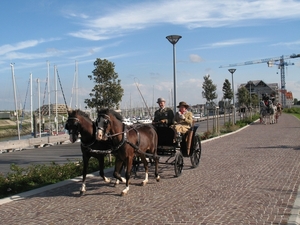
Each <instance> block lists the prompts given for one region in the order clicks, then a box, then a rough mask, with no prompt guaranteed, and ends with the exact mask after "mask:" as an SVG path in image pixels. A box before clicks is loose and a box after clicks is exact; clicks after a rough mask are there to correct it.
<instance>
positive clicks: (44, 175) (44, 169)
mask: <svg viewBox="0 0 300 225" xmlns="http://www.w3.org/2000/svg"><path fill="white" fill-rule="evenodd" d="M113 161H114V158H113ZM112 163H113V162H109V160H108V158H105V168H108V167H110V166H111V165H112ZM98 167H99V166H98V160H97V159H95V158H91V159H90V161H89V166H88V173H91V172H95V171H97V170H98ZM10 169H11V172H9V173H8V174H7V175H6V176H4V175H3V174H1V173H0V198H3V197H7V196H10V195H14V194H18V193H21V192H24V191H29V190H32V189H35V188H39V187H42V186H45V185H49V184H54V183H57V182H59V181H63V180H67V179H71V178H74V177H77V176H81V175H82V169H83V162H82V161H78V162H70V161H69V162H68V163H66V164H63V165H59V164H57V163H55V162H52V163H51V164H50V165H30V166H28V167H27V168H22V167H19V166H17V165H15V164H11V166H10Z"/></svg>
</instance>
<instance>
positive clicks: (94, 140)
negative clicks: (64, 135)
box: [81, 122, 97, 147]
mask: <svg viewBox="0 0 300 225" xmlns="http://www.w3.org/2000/svg"><path fill="white" fill-rule="evenodd" d="M92 137H94V139H93V140H92V142H91V143H90V144H85V143H83V142H82V141H81V145H82V146H83V147H90V146H92V145H93V144H95V142H96V140H97V139H96V124H95V122H93V135H92Z"/></svg>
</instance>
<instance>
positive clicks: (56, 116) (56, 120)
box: [54, 65, 58, 135]
mask: <svg viewBox="0 0 300 225" xmlns="http://www.w3.org/2000/svg"><path fill="white" fill-rule="evenodd" d="M54 83H55V128H56V135H57V134H58V114H57V75H56V66H55V65H54Z"/></svg>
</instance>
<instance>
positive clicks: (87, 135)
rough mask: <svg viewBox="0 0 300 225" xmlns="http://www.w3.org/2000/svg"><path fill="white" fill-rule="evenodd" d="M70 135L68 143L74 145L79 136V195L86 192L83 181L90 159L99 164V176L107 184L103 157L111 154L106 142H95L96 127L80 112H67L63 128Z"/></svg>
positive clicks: (107, 179)
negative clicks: (94, 159)
mask: <svg viewBox="0 0 300 225" xmlns="http://www.w3.org/2000/svg"><path fill="white" fill-rule="evenodd" d="M65 128H66V130H68V132H69V134H70V141H71V142H72V143H74V142H75V141H76V140H77V139H78V136H79V134H80V139H81V146H80V147H81V152H82V159H83V171H82V187H81V189H80V193H81V194H84V193H85V192H86V188H85V186H86V185H85V180H86V174H87V168H88V162H89V159H90V158H91V157H95V158H96V159H97V160H98V162H99V174H100V176H101V177H102V178H103V180H104V181H105V182H107V183H109V182H110V179H109V178H107V177H105V176H104V157H105V155H106V154H107V153H109V152H111V149H110V144H109V143H108V142H104V141H102V142H100V141H97V140H96V126H95V123H94V122H93V121H92V120H91V119H90V118H89V116H88V115H87V114H86V113H84V112H83V111H81V110H79V109H78V110H73V111H68V120H67V122H66V126H65Z"/></svg>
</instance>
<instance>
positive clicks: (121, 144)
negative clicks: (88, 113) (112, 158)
mask: <svg viewBox="0 0 300 225" xmlns="http://www.w3.org/2000/svg"><path fill="white" fill-rule="evenodd" d="M100 116H104V117H106V118H107V119H106V121H105V123H111V121H110V117H109V116H108V115H106V114H101V115H100ZM122 124H123V131H122V132H119V133H116V134H111V135H107V134H106V136H107V137H108V138H110V139H112V138H113V137H115V136H117V135H120V134H123V135H122V140H121V142H120V143H119V144H118V145H117V146H112V152H111V153H112V154H114V155H115V154H116V153H117V150H118V149H120V148H121V147H122V146H123V145H124V144H125V143H127V144H129V145H130V146H131V147H132V148H134V150H135V152H138V153H142V154H145V153H144V152H142V151H140V148H139V145H140V133H139V131H138V130H137V129H136V128H135V127H130V129H127V126H126V125H125V124H124V123H122ZM98 129H100V130H103V128H100V127H98ZM130 130H134V131H135V132H136V134H137V144H133V143H131V142H130V141H128V139H127V133H128V132H129V131H130Z"/></svg>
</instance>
